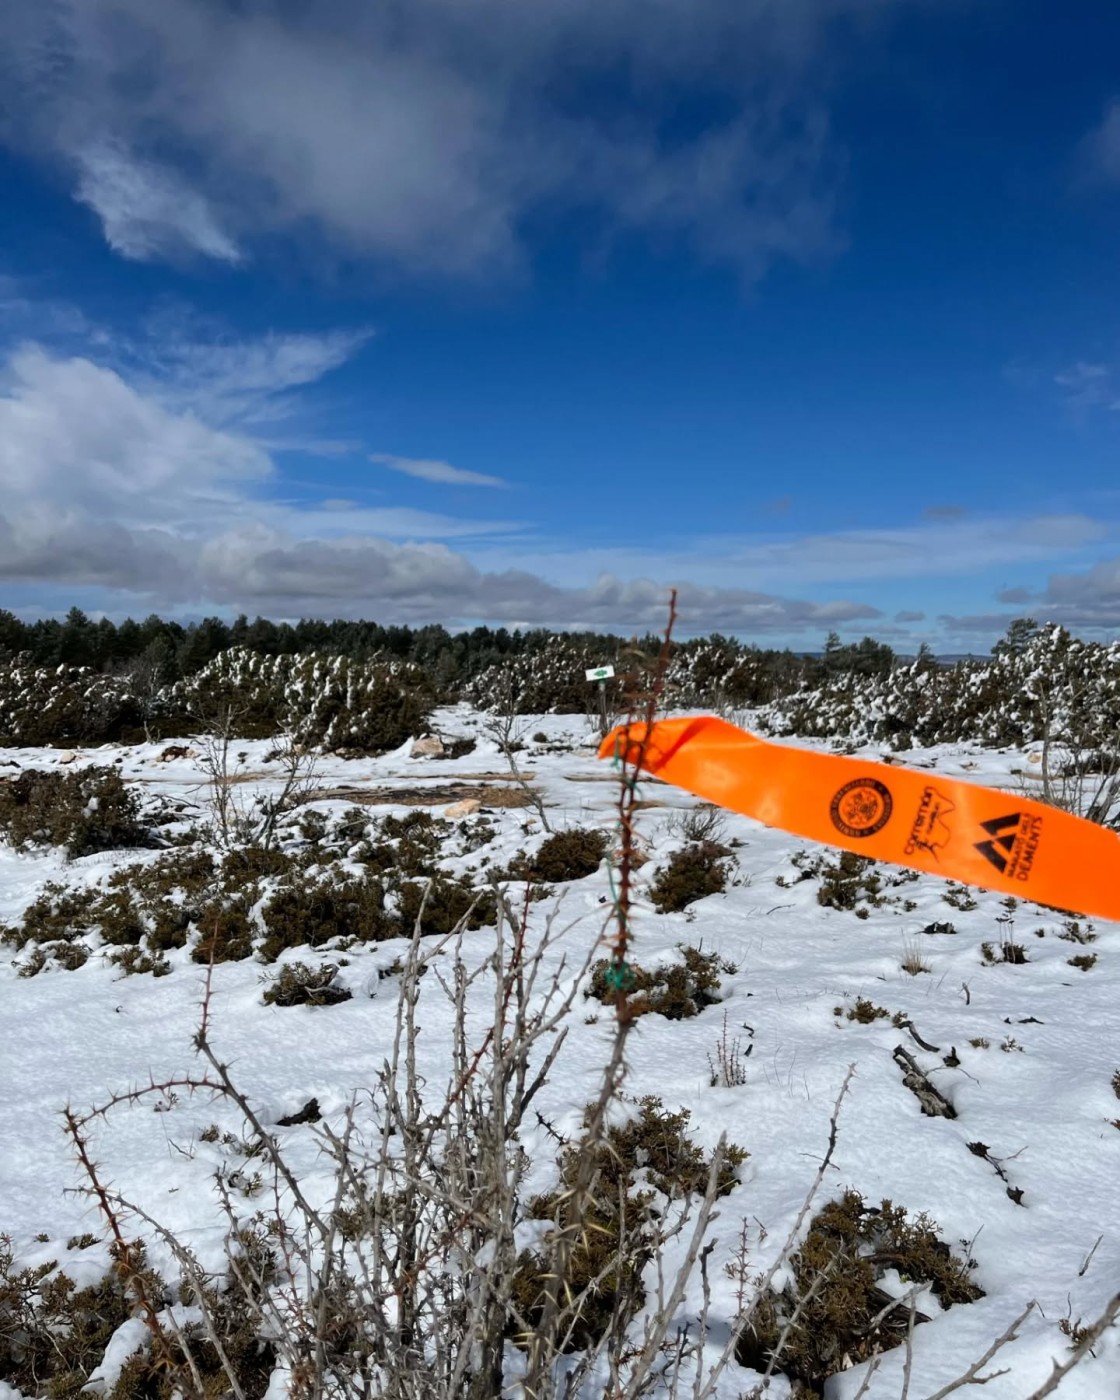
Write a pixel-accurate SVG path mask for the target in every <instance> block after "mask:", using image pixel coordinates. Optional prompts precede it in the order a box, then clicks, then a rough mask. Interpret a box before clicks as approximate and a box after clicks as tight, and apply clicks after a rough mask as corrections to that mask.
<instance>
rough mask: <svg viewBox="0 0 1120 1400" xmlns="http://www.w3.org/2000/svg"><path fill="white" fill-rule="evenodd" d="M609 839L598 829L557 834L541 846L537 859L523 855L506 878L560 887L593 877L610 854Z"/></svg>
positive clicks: (576, 829)
mask: <svg viewBox="0 0 1120 1400" xmlns="http://www.w3.org/2000/svg"><path fill="white" fill-rule="evenodd" d="M609 839H610V838H609V837H608V836H607V833H606V832H605V831H600V830H598V829H597V828H595V827H581V826H574V827H572V828H570V829H569V830H568V831H557V832H555V833H554V834H553V835H552V836H549V837H548V838H547V839H546V840H545V841H543V842H542V843H541V847H540V850H539V851H537V853H536V855H533V856H526V855H525V854H524V853H523V852H522V853H521V854H520V855H518V856H517V857H515V858H514V859H513V860H512V861H511V862H510V866H509V870H508V872H507V877H508V878H509V879H511V880H527V881H531V882H532V883H533V884H537V885H558V884H562V883H563V882H564V881H567V880H582V879H584V878H585V877H586V876H588V875H594V874H595V872H596V871H597V870H598V869H599V866H600V865H601V864H602V860H603V857H604V856H605V855H606V853H607V846H608V844H609Z"/></svg>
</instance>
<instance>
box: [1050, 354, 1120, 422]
mask: <svg viewBox="0 0 1120 1400" xmlns="http://www.w3.org/2000/svg"><path fill="white" fill-rule="evenodd" d="M1054 383H1055V384H1057V386H1058V388H1059V389H1060V391H1061V395H1062V398H1063V400H1064V401H1065V403H1066V405H1067V407H1069V408H1072V409H1075V410H1077V411H1078V412H1087V411H1088V410H1090V409H1105V410H1106V411H1111V412H1115V411H1116V410H1117V409H1120V375H1118V373H1117V367H1116V366H1115V365H1113V364H1109V363H1107V362H1105V361H1100V360H1095V361H1094V360H1077V361H1076V362H1075V363H1074V364H1072V365H1067V366H1066V368H1065V369H1062V370H1059V371H1058V373H1057V374H1055V376H1054Z"/></svg>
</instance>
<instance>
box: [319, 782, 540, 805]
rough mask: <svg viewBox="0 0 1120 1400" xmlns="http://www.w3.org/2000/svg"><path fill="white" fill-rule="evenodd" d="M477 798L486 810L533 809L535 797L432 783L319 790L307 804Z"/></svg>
mask: <svg viewBox="0 0 1120 1400" xmlns="http://www.w3.org/2000/svg"><path fill="white" fill-rule="evenodd" d="M468 798H475V799H477V800H478V802H480V803H481V805H482V806H483V807H530V806H532V804H533V801H534V795H532V794H530V793H528V792H526V791H525V789H524V788H520V787H500V786H498V785H497V784H495V785H493V786H490V785H479V784H471V783H433V784H430V785H428V786H426V787H391V788H390V787H380V788H365V787H333V788H318V789H317V790H316V791H315V792H312V793H310V794H309V795H308V798H307V800H308V802H327V801H332V802H354V803H357V804H358V805H359V806H363V807H387V806H398V807H444V806H446V805H448V804H449V803H452V802H463V801H465V800H466V799H468Z"/></svg>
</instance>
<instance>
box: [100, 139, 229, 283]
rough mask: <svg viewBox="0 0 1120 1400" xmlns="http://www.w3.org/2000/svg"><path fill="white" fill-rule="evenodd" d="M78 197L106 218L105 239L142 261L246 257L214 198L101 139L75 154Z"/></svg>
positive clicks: (103, 223) (103, 221)
mask: <svg viewBox="0 0 1120 1400" xmlns="http://www.w3.org/2000/svg"><path fill="white" fill-rule="evenodd" d="M75 159H76V161H77V166H78V176H77V184H76V186H75V189H74V198H75V199H76V200H77V201H78V202H79V203H80V204H85V205H86V206H87V207H88V208H90V209H92V210H93V212H94V213H95V214H96V215H97V217H98V218H99V219H100V220H101V227H102V229H103V231H104V234H105V241H106V243H108V245H109V247H110V248H112V249H113V251H114V252H115V253H119V254H120V255H121V257H122V258H130V259H132V260H134V261H136V262H155V261H157V260H158V259H162V258H170V259H174V258H176V257H181V256H182V255H183V254H190V253H193V254H198V255H200V256H202V257H206V258H213V259H215V260H217V261H218V262H224V263H230V264H233V265H234V266H236V265H237V264H238V263H241V262H243V261H244V259H245V255H244V253H243V251H242V250H241V248H240V247H238V245H237V243H235V242H234V240H233V239H232V238H231V237H230V236H229V234H228V233H227V232H226V231H225V230H224V229H223V228H222V226H221V224H220V221H219V218H218V215H217V214H216V213H215V211H214V210H213V208H212V207H211V205H210V202H209V200H207V198H206V197H205V196H204V195H203V194H201V193H200V192H199V191H198V190H196V189H194V188H192V187H191V185H190V184H189V183H187V181H186V180H184V179H183V178H182V177H181V176H179V175H178V174H176V173H175V171H174V170H171V169H168V168H167V167H165V166H161V165H158V164H156V163H155V162H154V161H152V160H145V159H142V158H138V157H136V156H133V155H131V154H130V153H129V152H128V151H127V150H125V149H124V148H123V147H122V146H121V145H120V144H119V143H117V142H114V141H110V140H105V139H103V140H98V141H95V142H94V143H93V144H91V145H89V146H83V147H81V148H80V149H79V150H77V151H76V152H75Z"/></svg>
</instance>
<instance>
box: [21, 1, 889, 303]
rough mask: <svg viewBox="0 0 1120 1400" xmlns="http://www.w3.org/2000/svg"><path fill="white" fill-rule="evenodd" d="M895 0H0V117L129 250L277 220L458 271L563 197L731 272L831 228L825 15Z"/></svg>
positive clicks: (413, 263)
mask: <svg viewBox="0 0 1120 1400" xmlns="http://www.w3.org/2000/svg"><path fill="white" fill-rule="evenodd" d="M900 3H901V0H834V3H830V4H829V5H827V6H826V5H823V4H821V3H820V0H782V3H781V4H772V3H744V0H659V3H656V4H648V3H643V0H609V3H604V0H533V3H531V4H510V3H508V0H472V3H470V4H469V5H463V4H461V3H458V0H456V2H455V3H452V0H409V3H408V4H407V5H394V6H385V5H371V4H367V3H365V2H364V0H317V3H316V4H315V5H314V6H305V5H298V6H297V5H296V4H294V3H289V0H261V3H256V4H253V5H244V6H226V5H200V4H198V3H195V0H159V3H158V4H153V3H151V0H54V3H52V4H46V3H44V4H39V5H25V6H16V5H7V6H4V7H2V9H0V54H2V53H5V52H6V53H7V55H8V57H7V60H6V61H5V60H4V59H3V58H0V86H2V87H3V89H4V91H5V95H6V100H7V105H8V109H9V111H10V113H11V116H10V118H9V119H8V120H7V121H6V122H5V121H3V119H0V137H6V139H7V140H8V141H9V142H10V143H11V144H13V145H16V146H17V147H19V148H21V149H25V150H30V151H31V152H33V153H35V154H38V155H41V156H46V157H48V158H50V159H54V160H55V161H59V162H61V163H62V164H63V165H64V166H65V167H66V168H68V169H70V170H71V171H72V172H73V175H74V179H75V189H76V194H77V197H78V198H80V199H81V200H83V201H84V202H85V203H88V204H89V205H90V206H91V207H92V208H94V209H95V210H96V212H97V213H98V215H99V216H100V218H101V220H102V223H103V226H104V229H105V235H106V237H107V239H108V240H109V242H110V243H111V245H112V246H113V247H115V248H116V249H117V250H118V251H119V252H120V253H122V254H123V255H124V256H127V257H133V258H142V259H143V258H151V257H156V256H162V255H164V254H168V253H175V252H177V251H182V250H189V251H194V252H196V253H200V254H204V255H206V256H209V257H212V258H215V259H218V260H219V261H223V262H226V263H234V262H236V261H238V260H239V259H240V258H242V257H243V256H245V253H244V249H245V247H246V245H247V242H248V240H250V239H251V238H252V237H253V236H254V234H256V233H260V232H267V233H274V232H277V231H287V232H290V233H292V234H294V235H298V236H300V237H304V236H306V235H307V234H309V233H311V234H314V235H317V236H318V237H319V238H321V239H325V240H326V241H327V243H328V244H330V245H332V246H334V247H336V248H338V249H340V250H341V251H343V252H344V253H346V254H351V253H357V254H359V255H362V256H372V257H374V258H378V259H383V260H388V261H390V262H392V263H394V264H396V265H398V266H403V267H406V268H408V269H411V270H414V271H420V272H436V273H444V274H452V275H460V274H473V273H477V272H480V271H485V270H487V269H490V268H493V267H495V266H500V267H505V268H510V267H516V266H517V265H518V262H519V259H520V256H521V254H520V245H521V234H522V226H523V223H524V221H525V218H526V216H528V215H531V214H534V213H540V212H545V213H548V212H551V211H553V210H556V209H573V208H575V209H579V210H581V211H583V212H585V213H586V212H587V211H591V212H592V213H594V214H595V215H596V216H598V220H599V227H598V228H597V231H596V239H597V240H598V239H599V238H600V237H601V235H602V234H604V233H606V234H608V235H609V234H610V233H612V232H614V231H617V230H620V229H636V230H640V231H650V232H653V233H655V234H657V236H658V237H659V238H661V239H666V238H668V239H670V240H678V239H679V240H682V241H684V242H685V243H686V244H688V245H689V246H690V247H691V248H692V249H693V250H694V251H696V252H697V253H698V254H699V255H700V256H701V257H704V258H708V259H712V260H717V261H720V262H723V263H726V264H730V265H732V266H733V267H735V268H736V269H737V270H738V271H739V272H740V274H741V275H742V276H743V278H744V279H747V280H750V279H753V278H755V277H757V276H758V275H760V274H761V273H762V272H763V271H764V270H765V268H766V266H767V265H768V264H769V263H770V262H771V261H772V260H773V259H774V258H777V257H791V258H797V259H806V258H813V257H816V256H819V255H820V254H822V253H827V252H829V251H831V250H832V249H833V248H834V247H835V246H836V243H837V239H836V235H835V233H834V230H833V227H832V224H833V202H834V201H833V194H834V190H835V188H836V185H837V181H838V166H839V162H838V161H837V160H836V158H835V156H834V153H833V150H832V145H831V140H830V137H829V134H828V121H827V113H826V110H825V106H824V101H823V95H824V94H825V93H826V91H827V88H828V82H827V80H828V77H829V76H830V68H831V66H832V65H833V64H835V62H836V61H837V59H836V53H837V46H836V44H835V43H832V44H827V43H826V42H825V40H826V36H827V35H832V36H833V38H834V37H835V29H834V28H832V27H830V21H831V20H832V19H833V18H834V17H835V14H836V13H837V12H838V11H843V10H850V11H855V12H859V13H860V14H861V15H865V14H867V13H868V12H873V11H880V10H881V11H888V10H890V9H892V8H895V7H897V5H898V4H900ZM607 72H610V73H612V74H614V75H615V77H616V81H617V91H616V92H615V93H614V94H613V96H610V97H609V99H608V97H607V94H606V92H605V91H604V89H603V85H602V75H603V74H604V73H607ZM589 92H590V93H591V94H592V96H593V98H594V100H587V95H588V93H589ZM692 93H698V94H700V95H702V96H703V97H704V99H705V100H710V106H711V110H712V111H713V112H717V111H718V112H720V115H719V116H718V117H715V116H713V118H712V119H711V120H710V121H709V122H708V124H707V125H705V126H703V127H701V128H700V129H698V130H696V129H689V128H688V127H687V126H686V125H685V124H684V123H680V122H677V123H675V124H674V122H673V120H672V117H673V114H674V112H675V111H676V110H677V109H678V108H679V106H680V104H681V101H682V98H683V97H686V96H688V95H689V94H692Z"/></svg>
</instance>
